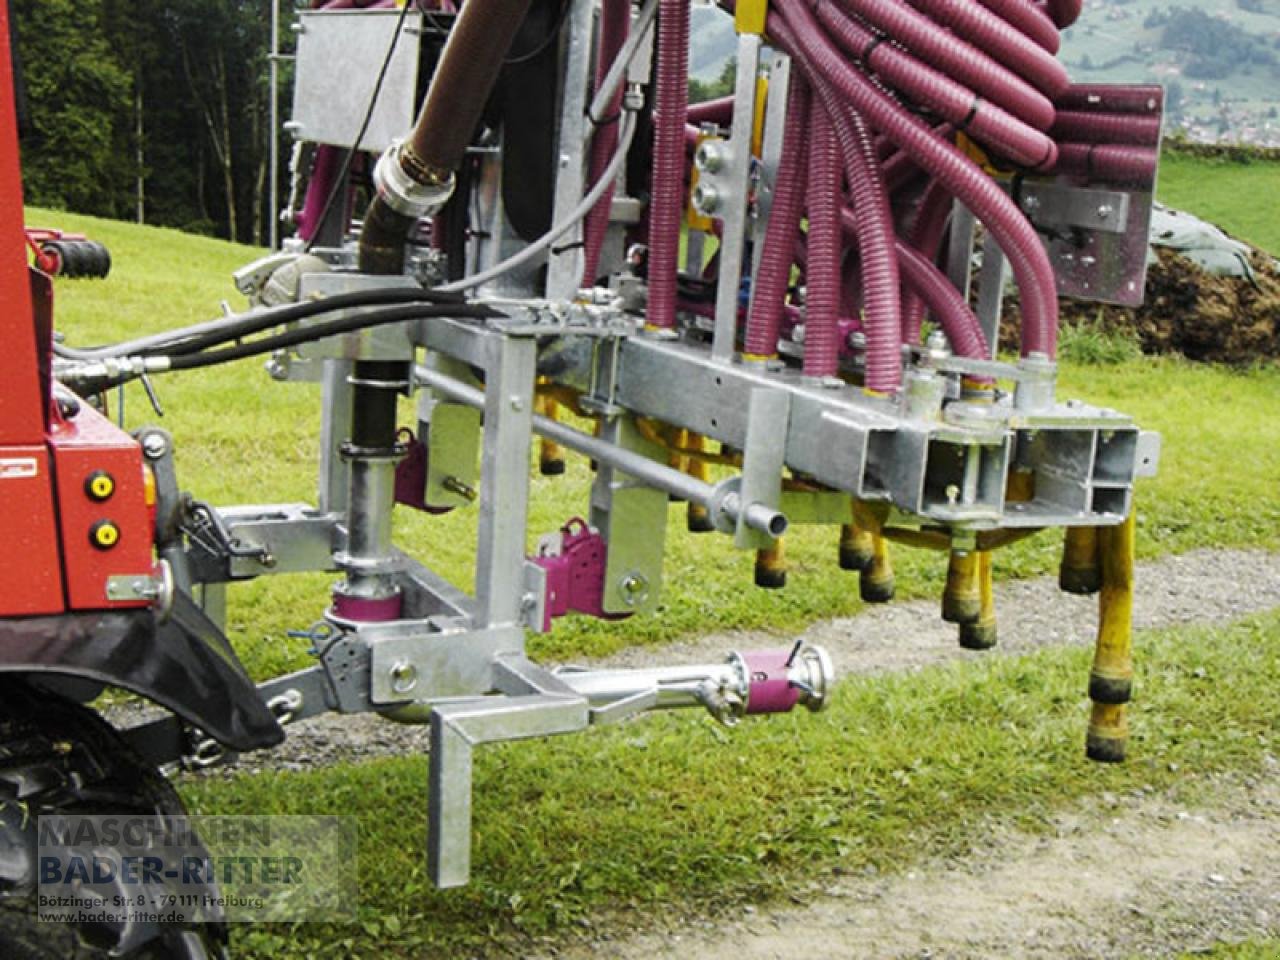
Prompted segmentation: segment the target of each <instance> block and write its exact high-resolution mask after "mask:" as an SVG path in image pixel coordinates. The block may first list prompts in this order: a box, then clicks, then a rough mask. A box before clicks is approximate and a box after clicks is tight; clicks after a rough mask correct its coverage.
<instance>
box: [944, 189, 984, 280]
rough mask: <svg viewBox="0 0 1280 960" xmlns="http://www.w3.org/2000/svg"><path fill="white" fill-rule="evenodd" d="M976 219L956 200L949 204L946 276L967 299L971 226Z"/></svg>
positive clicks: (971, 248) (971, 242) (970, 261)
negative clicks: (949, 219) (949, 218)
mask: <svg viewBox="0 0 1280 960" xmlns="http://www.w3.org/2000/svg"><path fill="white" fill-rule="evenodd" d="M976 224H977V221H976V220H975V219H974V217H973V214H972V213H971V212H970V210H969V208H968V207H966V206H965V205H964V204H962V203H961V202H960V201H959V200H956V201H955V202H953V203H952V205H951V231H950V233H949V237H950V239H949V240H948V241H947V277H948V278H949V279H950V280H951V284H952V286H954V287H955V288H956V289H957V290H959V291H960V293H961V294H962V295H963V296H964V298H965V300H968V299H969V287H970V286H971V283H970V279H969V273H970V270H971V268H972V266H973V228H974V227H975V226H976Z"/></svg>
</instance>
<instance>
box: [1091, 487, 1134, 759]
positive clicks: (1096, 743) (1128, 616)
mask: <svg viewBox="0 0 1280 960" xmlns="http://www.w3.org/2000/svg"><path fill="white" fill-rule="evenodd" d="M1134 516H1135V511H1134V510H1133V509H1131V510H1130V511H1129V516H1128V517H1127V518H1126V519H1125V521H1124V522H1123V523H1121V524H1120V525H1118V526H1114V527H1101V528H1099V529H1098V531H1097V541H1098V557H1099V560H1100V567H1101V590H1100V591H1099V594H1098V642H1097V646H1096V648H1095V650H1094V656H1093V669H1092V670H1091V671H1090V673H1089V699H1091V700H1092V701H1093V710H1092V715H1091V717H1090V719H1089V734H1088V738H1087V740H1086V744H1085V753H1086V754H1087V756H1088V757H1089V759H1090V760H1099V761H1102V762H1104V763H1117V762H1119V761H1121V760H1123V759H1124V752H1125V744H1126V742H1127V741H1128V737H1129V726H1128V721H1127V718H1126V716H1125V711H1126V704H1127V703H1128V702H1129V698H1130V695H1131V693H1132V688H1133V556H1134V528H1135V523H1134Z"/></svg>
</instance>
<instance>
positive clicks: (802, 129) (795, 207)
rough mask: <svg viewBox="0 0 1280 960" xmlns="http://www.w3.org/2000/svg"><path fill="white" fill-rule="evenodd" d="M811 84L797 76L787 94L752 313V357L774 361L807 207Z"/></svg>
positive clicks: (748, 348) (748, 347)
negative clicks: (805, 179) (806, 179)
mask: <svg viewBox="0 0 1280 960" xmlns="http://www.w3.org/2000/svg"><path fill="white" fill-rule="evenodd" d="M809 100H810V97H809V85H808V84H807V83H805V81H804V78H803V77H802V76H800V74H799V72H798V71H797V72H796V73H794V74H793V75H792V81H791V86H790V89H789V90H788V91H787V115H786V120H785V122H784V124H783V128H782V157H781V160H780V161H779V163H778V173H777V176H776V177H775V180H774V184H775V186H774V192H773V206H772V207H771V208H770V210H769V225H768V226H767V227H766V228H765V235H764V248H763V249H762V250H761V252H760V268H759V269H758V270H757V271H756V275H755V279H754V281H753V283H752V291H751V309H750V311H749V312H748V314H747V330H746V341H745V344H744V346H745V348H746V352H747V353H748V354H750V355H752V356H756V357H771V356H773V355H774V354H775V353H777V351H778V331H779V329H780V328H781V323H782V304H783V300H784V299H785V298H786V295H787V285H788V281H789V280H790V276H791V261H792V254H793V251H794V249H795V238H796V235H797V233H798V232H799V230H800V213H801V210H802V209H803V205H804V172H805V168H806V165H807V163H808V143H809Z"/></svg>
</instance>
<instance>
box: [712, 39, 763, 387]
mask: <svg viewBox="0 0 1280 960" xmlns="http://www.w3.org/2000/svg"><path fill="white" fill-rule="evenodd" d="M761 42H762V41H761V38H760V35H759V34H755V33H742V34H739V35H738V72H737V78H736V80H735V82H734V89H733V132H732V137H731V140H730V143H731V147H730V150H729V163H728V170H727V175H726V177H725V179H726V181H727V182H728V185H729V187H728V194H729V196H728V198H727V200H726V202H725V208H724V234H723V236H722V237H721V240H720V277H719V279H718V281H717V283H716V319H715V333H714V335H713V337H712V340H711V359H712V360H715V361H718V362H720V363H729V362H730V361H731V360H733V355H734V351H735V349H736V347H737V338H738V291H739V288H740V287H741V285H742V258H743V254H744V253H745V251H746V244H747V195H748V193H749V192H750V191H748V189H747V186H748V180H749V178H750V175H751V134H752V129H753V128H754V126H755V115H756V74H757V72H758V71H759V68H760V45H761Z"/></svg>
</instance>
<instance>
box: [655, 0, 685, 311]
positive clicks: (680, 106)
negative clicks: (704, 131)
mask: <svg viewBox="0 0 1280 960" xmlns="http://www.w3.org/2000/svg"><path fill="white" fill-rule="evenodd" d="M656 84H657V91H656V99H655V104H654V119H653V125H654V134H653V140H654V142H653V180H652V184H651V187H650V190H649V257H648V275H649V304H648V311H647V316H646V322H647V323H648V325H649V326H650V327H654V328H657V329H670V328H672V327H674V326H675V324H676V280H677V276H676V273H677V270H678V260H679V253H680V221H681V219H682V217H683V214H684V203H685V148H684V128H685V115H686V113H687V111H688V106H689V0H659V4H658V68H657V81H656Z"/></svg>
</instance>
